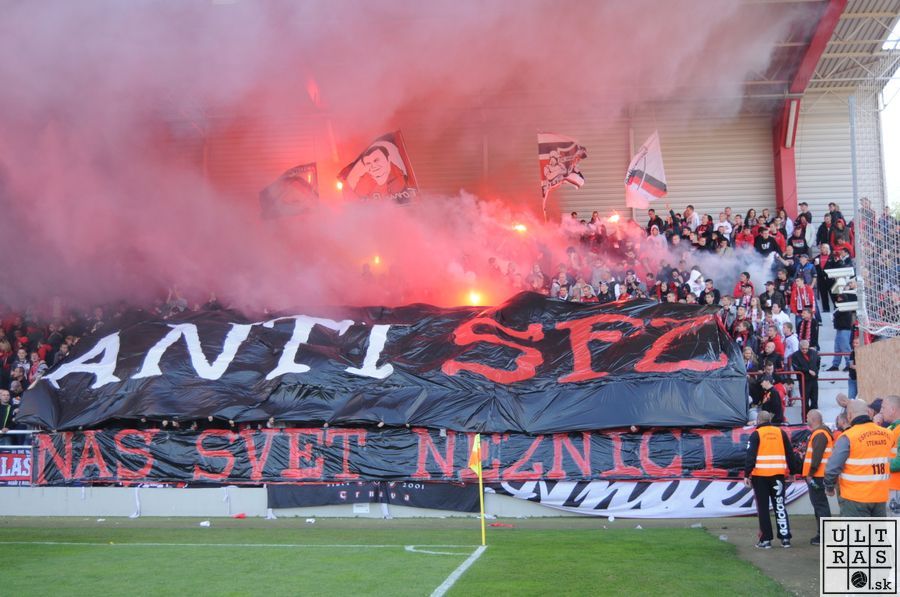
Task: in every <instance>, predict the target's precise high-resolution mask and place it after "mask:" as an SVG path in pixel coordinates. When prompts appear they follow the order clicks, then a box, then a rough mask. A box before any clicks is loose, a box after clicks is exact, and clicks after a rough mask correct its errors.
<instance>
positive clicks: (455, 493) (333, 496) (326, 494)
mask: <svg viewBox="0 0 900 597" xmlns="http://www.w3.org/2000/svg"><path fill="white" fill-rule="evenodd" d="M266 491H267V494H268V502H269V503H268V507H269V508H306V507H309V506H330V505H340V504H391V505H394V506H410V507H413V508H428V509H431V510H452V511H455V512H478V486H477V485H474V484H462V483H422V482H410V481H403V482H390V481H357V482H353V483H304V484H302V485H269V486H268V487H267V488H266Z"/></svg>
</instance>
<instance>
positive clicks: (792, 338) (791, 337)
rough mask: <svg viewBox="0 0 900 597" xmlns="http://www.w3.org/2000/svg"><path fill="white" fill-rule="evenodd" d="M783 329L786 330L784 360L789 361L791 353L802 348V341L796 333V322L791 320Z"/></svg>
mask: <svg viewBox="0 0 900 597" xmlns="http://www.w3.org/2000/svg"><path fill="white" fill-rule="evenodd" d="M781 329H782V330H784V362H785V363H788V362H790V360H791V355H792V354H794V353H795V352H797V351H798V350H800V341H799V340H798V339H797V334H795V333H794V324H792V323H791V322H787V323H785V324H784V325H783V326H781Z"/></svg>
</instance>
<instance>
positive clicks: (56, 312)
mask: <svg viewBox="0 0 900 597" xmlns="http://www.w3.org/2000/svg"><path fill="white" fill-rule="evenodd" d="M54 303H55V304H51V305H49V306H47V308H46V309H44V311H47V312H49V313H52V314H53V315H52V316H41V315H39V314H38V313H37V312H36V311H35V312H32V311H26V312H25V313H24V314H23V313H18V312H14V311H12V310H11V309H9V308H6V307H3V306H2V305H0V445H16V444H22V443H26V442H27V438H25V437H24V436H22V435H19V434H9V433H7V432H8V431H14V430H20V429H22V428H23V427H22V425H20V424H18V423H17V422H16V415H17V413H18V409H19V406H20V405H21V402H22V394H23V393H24V392H25V390H26V389H28V387H29V386H31V384H33V383H35V382H36V381H37V380H39V379H40V378H41V376H43V375H44V373H45V372H46V371H47V370H48V369H50V368H51V367H53V366H54V365H56V364H57V363H60V362H62V361H64V360H65V359H67V358H68V357H69V353H70V352H71V350H72V348H73V347H74V346H75V345H76V344H77V343H78V341H79V340H80V339H81V337H82V336H84V335H85V334H88V333H91V332H93V331H95V330H98V329H100V328H102V327H104V326H105V325H107V324H108V323H114V322H116V321H118V320H119V319H120V318H121V317H122V316H123V314H124V313H125V312H126V310H127V306H126V305H125V304H124V303H119V304H117V305H115V306H112V307H100V306H98V307H95V308H93V309H92V310H91V311H89V312H81V311H78V310H69V311H67V312H63V311H64V310H63V309H62V307H61V304H59V303H58V301H54ZM188 308H189V307H188V302H187V301H186V300H185V299H184V298H182V297H181V296H180V294H179V293H178V291H177V289H170V290H169V292H168V296H167V297H166V298H165V299H163V298H160V299H159V300H157V301H156V302H155V303H154V304H153V306H152V307H150V311H151V313H152V314H153V315H155V316H158V317H161V318H163V319H168V318H169V317H173V316H175V315H178V314H180V313H183V312H185V311H187V310H188ZM220 308H221V305H220V304H219V302H218V300H217V299H216V297H215V295H210V297H209V300H208V301H207V302H206V303H205V304H203V305H195V306H194V309H195V310H198V309H203V310H216V309H220ZM48 320H49V321H48Z"/></svg>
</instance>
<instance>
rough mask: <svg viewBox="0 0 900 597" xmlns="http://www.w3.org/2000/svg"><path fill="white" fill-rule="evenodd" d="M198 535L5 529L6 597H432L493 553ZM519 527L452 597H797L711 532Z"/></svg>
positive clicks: (41, 524)
mask: <svg viewBox="0 0 900 597" xmlns="http://www.w3.org/2000/svg"><path fill="white" fill-rule="evenodd" d="M199 522H200V519H181V518H179V519H138V520H128V519H108V520H106V521H103V522H97V521H96V519H29V518H15V519H14V518H5V519H0V549H2V554H3V556H2V560H3V570H4V574H3V583H2V587H3V588H2V593H3V594H6V595H48V594H61V595H92V596H97V595H103V596H104V597H106V596H109V595H126V594H127V595H172V594H186V595H192V594H193V595H213V594H214V595H249V594H272V595H431V594H432V592H433V591H435V589H437V588H438V587H440V586H442V585H444V586H446V585H447V579H448V577H451V575H453V574H454V571H458V569H459V568H460V566H461V565H462V564H463V563H464V562H465V561H466V560H467V559H469V558H470V556H472V554H473V553H474V551H475V549H476V548H477V547H478V544H479V542H480V536H479V532H478V526H477V521H474V520H472V519H449V520H433V519H405V520H391V521H382V520H372V519H319V520H318V521H317V522H316V524H314V525H307V524H304V521H303V520H297V519H289V520H277V521H265V520H231V519H211V526H210V527H209V528H204V527H200V526H199V524H198V523H199ZM507 522H509V523H511V524H513V525H515V526H514V528H498V529H494V528H491V529H488V531H489V532H488V548H487V550H486V551H484V553H483V554H482V555H481V556H480V557H479V558H477V559H476V560H475V561H474V562H473V563H472V564H471V566H470V567H468V568H467V569H465V571H463V572H462V573H461V574H460V575H459V576H458V578H457V579H456V581H455V583H454V584H453V585H452V587H450V588H449V591H448V592H447V595H471V594H477V593H482V594H484V593H486V592H490V594H497V595H513V594H515V595H537V594H554V595H687V594H692V593H693V594H708V595H785V594H786V592H785V591H784V589H782V588H781V587H780V586H779V585H778V584H777V583H775V582H774V581H773V580H771V579H770V578H768V577H766V576H765V575H763V574H762V573H761V572H760V571H759V570H758V569H756V568H754V567H753V566H751V565H750V564H748V563H746V562H744V561H742V560H740V559H738V557H737V556H736V553H735V548H734V546H732V545H729V544H727V543H724V542H722V541H719V540H717V539H716V538H714V537H712V536H710V535H709V534H707V533H706V532H705V531H704V530H702V529H687V528H657V529H645V530H635V529H634V526H633V525H634V524H635V523H632V524H629V525H628V527H627V528H610V529H604V528H603V527H602V525H601V524H600V523H599V522H598V521H595V520H590V521H580V520H571V519H570V520H559V519H558V520H554V521H550V520H531V521H528V520H524V521H519V520H515V521H507ZM603 522H605V521H603ZM611 526H612V525H611Z"/></svg>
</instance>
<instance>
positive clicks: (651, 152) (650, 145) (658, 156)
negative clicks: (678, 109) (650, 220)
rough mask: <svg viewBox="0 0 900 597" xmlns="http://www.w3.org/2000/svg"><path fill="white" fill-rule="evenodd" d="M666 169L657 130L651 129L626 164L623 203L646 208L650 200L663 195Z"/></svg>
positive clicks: (665, 188) (665, 190) (664, 194)
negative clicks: (647, 136) (651, 132)
mask: <svg viewBox="0 0 900 597" xmlns="http://www.w3.org/2000/svg"><path fill="white" fill-rule="evenodd" d="M667 193H668V188H667V187H666V171H665V169H664V168H663V159H662V150H661V149H660V147H659V131H653V134H652V135H650V138H649V139H647V140H646V141H645V142H644V144H643V145H641V148H640V149H638V151H637V153H636V154H635V155H634V157H633V158H631V163H630V164H628V172H627V174H626V175H625V205H627V206H628V207H633V208H636V209H647V207H648V206H649V205H650V201H653V200H655V199H660V198H662V197H665V196H666V194H667Z"/></svg>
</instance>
